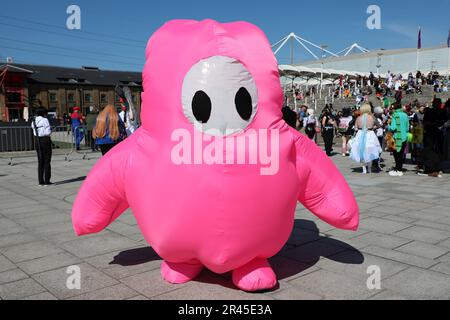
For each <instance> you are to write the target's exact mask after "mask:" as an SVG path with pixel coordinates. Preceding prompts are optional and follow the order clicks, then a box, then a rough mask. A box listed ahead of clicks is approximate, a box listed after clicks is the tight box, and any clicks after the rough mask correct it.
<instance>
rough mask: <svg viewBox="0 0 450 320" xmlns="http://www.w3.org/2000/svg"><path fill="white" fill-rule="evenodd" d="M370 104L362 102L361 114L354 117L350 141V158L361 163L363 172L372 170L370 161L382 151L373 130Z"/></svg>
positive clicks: (373, 120) (373, 119) (373, 124)
mask: <svg viewBox="0 0 450 320" xmlns="http://www.w3.org/2000/svg"><path fill="white" fill-rule="evenodd" d="M371 109H372V108H371V106H370V105H369V104H364V105H363V106H362V107H361V109H360V111H361V115H360V116H359V117H358V118H357V119H356V123H355V127H356V130H357V133H356V136H355V138H354V139H353V141H352V145H351V151H350V159H352V160H353V161H355V162H357V163H360V164H362V172H363V174H367V173H371V172H372V162H373V161H374V160H377V159H378V158H379V157H380V154H381V152H382V150H381V146H380V142H379V141H378V138H377V135H376V134H375V132H374V127H375V118H374V117H373V115H372V112H371Z"/></svg>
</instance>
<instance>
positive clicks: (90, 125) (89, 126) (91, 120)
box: [86, 106, 98, 151]
mask: <svg viewBox="0 0 450 320" xmlns="http://www.w3.org/2000/svg"><path fill="white" fill-rule="evenodd" d="M97 116H98V109H97V107H95V106H94V107H92V109H91V110H90V112H89V113H88V114H87V115H86V143H87V144H89V146H90V147H91V150H92V151H97V150H98V148H97V146H96V145H95V139H94V138H93V136H92V131H93V130H94V128H95V123H96V121H97Z"/></svg>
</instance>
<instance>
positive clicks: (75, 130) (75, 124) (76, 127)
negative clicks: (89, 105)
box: [70, 107, 84, 150]
mask: <svg viewBox="0 0 450 320" xmlns="http://www.w3.org/2000/svg"><path fill="white" fill-rule="evenodd" d="M70 119H71V123H72V135H73V138H74V139H75V146H76V148H77V150H80V144H81V141H83V136H84V134H83V128H82V125H83V123H84V117H83V115H82V114H81V109H80V107H74V108H73V112H72V114H71V115H70Z"/></svg>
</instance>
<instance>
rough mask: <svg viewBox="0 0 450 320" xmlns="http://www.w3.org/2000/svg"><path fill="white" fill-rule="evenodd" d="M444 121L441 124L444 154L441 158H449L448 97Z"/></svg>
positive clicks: (449, 106) (449, 107)
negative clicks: (442, 124)
mask: <svg viewBox="0 0 450 320" xmlns="http://www.w3.org/2000/svg"><path fill="white" fill-rule="evenodd" d="M444 110H445V112H446V115H447V116H446V121H445V123H444V126H443V131H444V155H443V158H442V160H444V161H449V160H450V98H449V99H448V100H447V102H446V103H445V109H444Z"/></svg>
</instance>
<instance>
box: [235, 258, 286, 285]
mask: <svg viewBox="0 0 450 320" xmlns="http://www.w3.org/2000/svg"><path fill="white" fill-rule="evenodd" d="M233 283H234V285H235V286H236V287H238V288H239V289H241V290H244V291H249V292H253V291H261V290H267V289H272V288H273V287H275V286H276V284H277V277H276V275H275V273H274V272H273V270H272V268H271V267H270V265H269V262H268V261H267V260H266V259H254V260H252V261H250V262H249V263H247V264H246V265H244V266H242V267H240V268H237V269H235V270H233Z"/></svg>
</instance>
